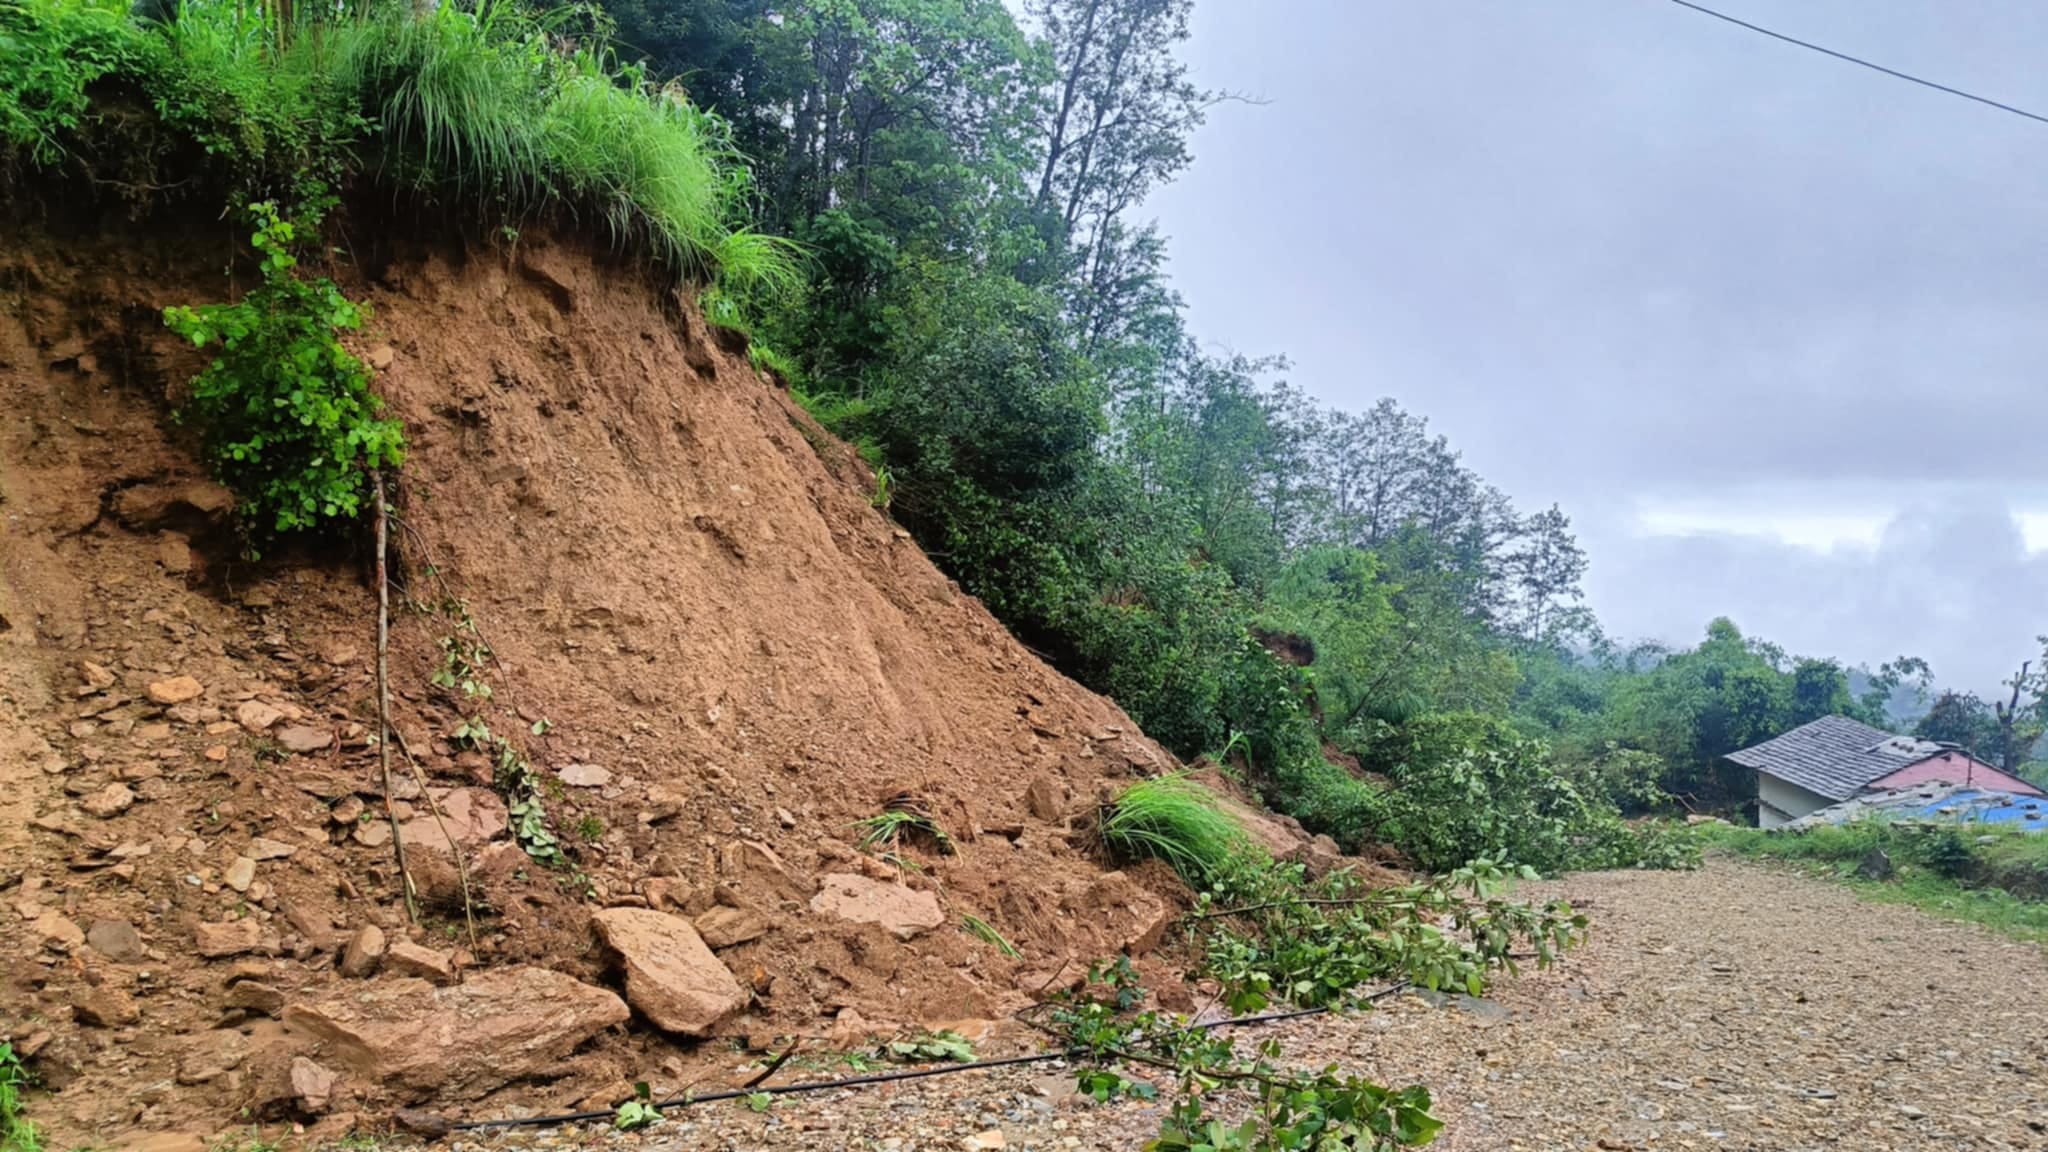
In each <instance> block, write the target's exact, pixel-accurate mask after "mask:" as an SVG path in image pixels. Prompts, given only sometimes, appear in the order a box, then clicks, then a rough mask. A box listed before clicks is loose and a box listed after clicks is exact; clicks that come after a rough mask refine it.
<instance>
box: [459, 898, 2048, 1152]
mask: <svg viewBox="0 0 2048 1152" xmlns="http://www.w3.org/2000/svg"><path fill="white" fill-rule="evenodd" d="M1537 893H1549V894H1562V895H1567V896H1570V897H1572V898H1574V899H1575V901H1576V902H1578V903H1579V904H1581V905H1583V906H1584V907H1585V909H1586V911H1587V912H1588V914H1589V915H1590V916H1591V917H1592V919H1593V935H1592V940H1591V942H1590V944H1589V945H1588V946H1587V947H1586V949H1585V950H1584V951H1582V952H1579V953H1576V954H1574V955H1573V957H1572V958H1571V959H1570V960H1569V961H1568V962H1567V963H1566V964H1564V965H1563V966H1561V967H1558V968H1555V969H1552V970H1549V971H1545V972H1533V971H1532V972H1526V973H1525V974H1524V975H1523V976H1521V977H1520V978H1507V979H1503V980H1502V981H1500V982H1499V984H1498V985H1497V986H1496V987H1495V989H1494V990H1493V992H1492V994H1491V995H1490V996H1489V997H1488V998H1487V999H1485V1000H1479V1001H1473V1000H1468V999H1465V998H1462V997H1459V998H1448V999H1443V1000H1442V1002H1441V1005H1440V1006H1439V1005H1436V1004H1432V1003H1430V1002H1429V1001H1428V1000H1425V999H1423V998H1419V997H1414V996H1408V997H1401V998H1397V999H1395V1000H1391V1001H1388V1002H1386V1003H1385V1004H1384V1006H1383V1007H1381V1008H1380V1009H1378V1010H1376V1011H1374V1012H1372V1013H1370V1014H1366V1015H1357V1016H1345V1017H1331V1016H1325V1017H1315V1018H1310V1019H1305V1020H1297V1021H1287V1022H1284V1023H1280V1024H1273V1025H1265V1026H1261V1027H1259V1028H1257V1029H1246V1030H1244V1031H1242V1032H1241V1033H1240V1039H1241V1042H1244V1043H1252V1042H1256V1041H1258V1040H1262V1039H1267V1038H1277V1039H1279V1040H1280V1041H1281V1045H1282V1048H1283V1052H1284V1058H1285V1059H1287V1060H1289V1061H1292V1062H1296V1063H1298V1064H1300V1065H1302V1066H1316V1065H1321V1064H1324V1063H1330V1062H1334V1063H1337V1064H1339V1065H1340V1066H1342V1067H1343V1068H1345V1069H1346V1070H1349V1071H1355V1072H1357V1073H1360V1074H1364V1075H1368V1076H1371V1077H1374V1078H1376V1079H1379V1080H1381V1081H1386V1082H1394V1083H1414V1082H1419V1083H1423V1084H1426V1085H1428V1086H1429V1088H1430V1089H1431V1091H1432V1092H1433V1093H1434V1094H1435V1096H1436V1099H1437V1114H1438V1115H1439V1116H1441V1117H1443V1118H1444V1119H1445V1120H1447V1121H1448V1122H1449V1126H1448V1127H1447V1128H1446V1129H1445V1131H1444V1133H1443V1134H1442V1136H1440V1137H1439V1138H1438V1140H1437V1142H1436V1143H1435V1144H1434V1145H1432V1146H1433V1147H1436V1148H1442V1149H1445V1150H1446V1152H1496V1150H1501V1149H1527V1150H1530V1152H1564V1150H1572V1152H1578V1150H1582V1149H1600V1150H1604V1152H1621V1150H1633V1152H1656V1150H1660V1149H1701V1150H1705V1149H1720V1150H1734V1149H1744V1150H1750V1149H1755V1150H1764V1149H1772V1150H1782V1152H1798V1150H1807V1149H1823V1148H1826V1149H1850V1148H1853V1149H1858V1150H1868V1152H1930V1150H1936V1149H1955V1150H1958V1152H1960V1150H1963V1149H2005V1148H2009V1149H2040V1148H2048V1031H2044V1030H2043V1028H2042V1026H2041V1022H2042V1017H2041V1005H2042V1004H2044V1003H2048V951H2044V950H2043V949H2042V948H2041V947H2040V946H2039V945H2032V944H2021V943H2015V942H2013V941H2011V940H2008V939H2005V938H2003V937H1999V936H1996V935H1993V934H1991V933H1990V932H1987V931H1985V930H1984V929H1981V928H1977V927H1975V926H1972V925H1967V924H1960V923H1953V922H1949V921H1945V920H1939V919H1936V918H1933V917H1930V916H1928V915H1926V914H1924V913H1921V912H1918V911H1915V910H1913V909H1911V908H1907V907H1903V906H1896V905H1883V904H1873V903H1868V902H1865V901H1862V900H1859V899H1858V898H1857V896H1856V895H1855V893H1853V892H1852V891H1851V890H1849V889H1847V888H1844V887H1842V886H1839V885H1834V884H1830V883H1826V882H1824V881H1819V880H1814V879H1809V878H1806V877H1801V876H1796V875H1792V874H1789V873H1785V872H1781V871H1777V870H1773V869H1766V868H1762V867H1759V866H1756V865H1753V864H1746V863H1737V862H1733V861H1728V860H1722V859H1713V860H1710V861H1709V864H1708V866H1707V867H1706V868H1705V869H1704V870H1702V871H1699V872H1689V873H1688V872H1626V873H1607V874H1599V875H1582V876H1573V877H1570V878H1568V879H1567V880H1565V881H1563V882H1561V883H1556V884H1549V885H1544V886H1541V887H1537V888H1532V889H1530V890H1526V894H1530V895H1534V894H1537ZM1072 1087H1073V1076H1072V1073H1071V1072H1070V1071H1061V1070H1059V1069H1057V1068H1055V1067H1054V1066H1050V1065H1037V1066H1030V1067H1027V1068H1023V1069H1015V1070H1010V1069H1005V1070H998V1071H993V1072H988V1073H976V1072H970V1073H964V1074H961V1075H957V1076H947V1077H941V1078H937V1079H930V1080H922V1081H913V1082H909V1083H901V1084H895V1085H891V1086H889V1087H887V1088H881V1089H870V1090H864V1091H852V1092H841V1093H836V1094H829V1095H823V1096H816V1097H793V1098H790V1099H788V1100H784V1101H778V1102H777V1103H776V1104H775V1105H774V1106H773V1107H772V1108H771V1109H770V1110H769V1111H768V1112H766V1113H762V1114H757V1113H754V1112H752V1111H750V1110H748V1109H747V1108H745V1107H744V1106H743V1105H741V1104H738V1103H727V1104H716V1105H706V1106H702V1107H699V1108H696V1109H691V1110H687V1111H679V1112H677V1113H675V1114H674V1116H673V1117H672V1118H671V1119H670V1120H668V1121H666V1122H664V1124H663V1125H661V1126H659V1127H657V1128H655V1129H652V1130H650V1131H648V1132H645V1133H640V1134H631V1135H626V1136H621V1135H618V1134H614V1133H606V1132H602V1131H591V1130H584V1131H581V1132H578V1131H574V1130H561V1131H555V1132H550V1133H548V1134H547V1135H545V1136H539V1137H537V1136H535V1135H534V1134H531V1133H527V1134H520V1135H516V1136H512V1135H505V1136H499V1137H497V1138H495V1139H491V1140H459V1141H458V1142H457V1144H456V1147H457V1148H469V1149H486V1148H500V1147H523V1146H532V1145H535V1144H536V1143H539V1144H546V1143H548V1142H549V1141H552V1142H555V1143H558V1144H574V1143H588V1144H591V1145H593V1146H604V1147H610V1146H617V1147H622V1148H633V1149H645V1150H647V1152H657V1150H658V1152H681V1150H682V1149H706V1150H712V1149H717V1150H727V1152H739V1150H742V1149H774V1148H790V1149H795V1148H847V1149H860V1150H887V1152H940V1150H947V1152H952V1150H960V1149H970V1148H991V1147H1002V1148H1008V1149H1016V1150H1033V1152H1064V1150H1069V1149H1088V1150H1098V1149H1099V1150H1112V1149H1114V1150H1119V1152H1123V1150H1128V1149H1133V1148H1137V1147H1139V1146H1140V1145H1142V1144H1143V1142H1144V1141H1145V1140H1146V1139H1148V1138H1150V1137H1151V1136H1153V1135H1155V1134H1156V1132H1157V1130H1158V1122H1159V1113H1158V1110H1157V1108H1156V1106H1140V1105H1132V1104H1118V1105H1110V1106H1099V1105H1096V1104H1093V1103H1090V1102H1087V1101H1085V1100H1083V1099H1081V1098H1078V1097H1075V1096H1074V1095H1072ZM1239 1107H1240V1109H1241V1104H1240V1106H1239ZM1223 1108H1224V1110H1225V1111H1226V1112H1228V1111H1229V1105H1228V1104H1227V1103H1226V1104H1224V1105H1223ZM991 1133H993V1136H991V1135H990V1134H991Z"/></svg>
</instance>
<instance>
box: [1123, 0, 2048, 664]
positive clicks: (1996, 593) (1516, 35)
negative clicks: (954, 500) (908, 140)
mask: <svg viewBox="0 0 2048 1152" xmlns="http://www.w3.org/2000/svg"><path fill="white" fill-rule="evenodd" d="M1709 2H1710V3H1712V4H1713V5H1714V6H1716V7H1719V8H1721V9H1722V10H1724V11H1727V12H1729V13H1731V14H1733V15H1738V16H1742V17H1745V18H1748V19H1752V20H1754V21H1755V22H1757V23H1760V24H1764V25H1766V26H1768V27H1772V28H1775V29H1777V30H1779V31H1782V32H1785V33H1788V34H1791V35H1796V36H1801V37H1803V38H1806V39H1810V40H1815V41H1819V42H1821V43H1824V44H1827V45H1829V46H1830V47H1834V48H1837V49H1839V50H1842V51H1846V52H1851V53H1855V54H1858V55H1863V56H1866V57H1869V58H1872V59H1875V60H1877V61H1878V62H1880V63H1884V64H1887V65H1889V66H1892V67H1895V68H1899V69H1902V70H1905V71H1910V72H1916V73H1919V74H1922V75H1925V76H1927V77H1929V78H1931V79H1935V80H1940V81H1943V82H1946V83H1949V84H1952V85H1954V86H1956V87H1961V88H1967V89H1970V90H1972V91H1976V92H1980V93H1982V94H1984V95H1987V96H1990V97H1993V98H1996V99H2000V100H2003V101H2005V102H2007V103H2012V104H2017V105H2019V106H2021V107H2025V108H2030V109H2032V110H2035V111H2039V112H2042V113H2043V114H2048V70H2044V69H2043V68H2042V67H2041V63H2042V61H2043V60H2048V4H2042V3H2039V2H2038V0H1709ZM1191 59H1192V61H1193V64H1194V67H1195V70H1196V73H1197V79H1198V80H1199V81H1201V82H1202V83H1205V84H1208V85H1211V86H1216V87H1228V88H1230V89H1233V90H1237V91H1241V92H1248V93H1251V94H1255V95H1257V96H1260V97H1262V98H1264V99H1265V100H1266V101H1267V103H1265V104H1264V105H1263V106H1258V107H1249V106H1243V105H1226V106H1224V107H1221V108H1219V109H1217V110H1216V111H1214V112H1213V113H1212V115H1211V117H1210V122H1209V124H1208V126H1207V127H1206V128H1204V129H1203V130H1202V131H1201V132H1200V133H1199V134H1198V136H1197V137H1196V140H1195V145H1196V162H1195V167H1194V169H1193V170H1192V171H1191V172H1190V173H1188V174H1187V175H1186V176H1184V177H1183V178H1182V179H1181V180H1180V182H1179V183H1177V184H1176V185H1174V186H1173V187H1172V188H1170V189H1167V190H1166V191H1164V192H1162V193H1160V194H1159V195H1157V196H1156V197H1154V199H1153V201H1152V203H1151V205H1150V207H1151V209H1152V210H1153V211H1154V212H1155V213H1156V214H1157V215H1158V217H1159V219H1160V221H1161V223H1162V225H1163V226H1164V228H1165V229H1166V231H1167V232H1168V233H1169V234H1170V235H1171V236H1172V237H1173V246H1172V252H1173V274H1174V279H1175V282H1176V284H1177V286H1178V287H1179V289H1180V290H1181V292H1182V293H1183V294H1184V295H1185V296H1186V297H1187V299H1188V302H1189V304H1190V307H1191V319H1192V324H1193V328H1194V330H1195V332H1196V333H1197V335H1198V336H1199V337H1201V338H1202V339H1203V340H1205V341H1208V342H1210V343H1212V344H1214V345H1217V346H1219V347H1224V348H1229V349H1232V350H1235V351H1239V352H1245V353H1250V354H1262V353H1273V352H1276V353H1283V354H1285V355H1287V356H1288V357H1290V358H1291V359H1292V360H1293V361H1294V364H1295V367H1294V370H1293V371H1292V372H1291V373H1290V376H1289V378H1290V379H1291V380H1292V381H1293V382H1294V383H1296V384H1298V385H1300V386H1302V387H1303V388H1305V389H1306V390H1308V391H1309V392H1311V393H1312V394H1315V395H1317V396H1319V397H1321V398H1323V399H1324V400H1326V401H1328V402H1330V403H1332V404H1335V405H1338V406H1341V407H1346V408H1353V409H1361V408H1364V407H1366V406H1368V405H1369V404H1371V402H1372V401H1373V400H1374V399H1375V398H1376V397H1379V396H1382V395H1388V396H1393V397H1394V398H1395V399H1397V400H1398V401H1399V402H1400V403H1401V404H1402V405H1403V406H1405V407H1407V408H1409V409H1410V410H1412V411H1414V412H1416V413H1418V414H1420V415H1424V416H1427V417H1428V418H1429V419H1430V421H1431V423H1432V426H1433V427H1434V428H1436V429H1437V430H1439V431H1442V432H1444V433H1446V434H1448V435H1449V436H1450V438H1451V440H1452V442H1453V444H1454V445H1456V446H1457V447H1459V448H1461V449H1462V450H1463V451H1464V453H1465V457H1466V460H1467V462H1468V463H1470V464H1471V465H1472V466H1473V467H1474V468H1475V469H1476V470H1477V471H1478V472H1479V473H1480V474H1481V475H1483V476H1485V477H1486V478H1487V479H1489V480H1491V481H1493V482H1494V483H1496V484H1498V485H1500V486H1501V487H1502V488H1504V489H1505V490H1506V491H1507V492H1508V493H1509V494H1510V495H1511V496H1513V497H1514V498H1515V500H1516V502H1517V503H1518V504H1519V505H1520V506H1522V507H1523V508H1524V509H1527V510H1534V509H1536V508H1540V507H1542V506H1545V505H1548V504H1549V503H1551V502H1552V501H1555V502H1557V503H1559V504H1561V505H1563V507H1564V509H1565V510H1566V511H1567V512H1568V513H1569V514H1570V515H1571V516H1572V518H1573V520H1574V522H1575V524H1576V526H1577V528H1578V531H1579V536H1580V540H1581V541H1582V543H1583V544H1584V545H1585V547H1586V549H1587V551H1588V553H1589V554H1590V556H1591V560H1592V569H1591V572H1590V573H1589V575H1588V578H1587V581H1586V585H1587V591H1588V594H1589V597H1590V600H1591V602H1592V605H1593V607H1594V609H1595V610H1596V611H1597V612H1598V613H1599V615H1600V617H1601V619H1602V621H1603V622H1604V623H1605V624H1606V626H1607V628H1608V631H1609V632H1610V633H1611V634H1614V635H1617V636H1620V637H1624V638H1646V637H1647V638H1657V639H1665V640H1673V641H1686V642H1689V641H1691V640H1694V639H1696V638H1697V637H1698V636H1699V634H1700V632H1701V630H1702V629H1703V627H1704V626H1705V624H1706V622H1707V620H1708V619H1709V618H1711V617H1713V616H1715V615H1724V614H1725V615H1729V616H1732V617H1733V618H1734V619H1735V620H1736V621H1737V622H1738V623H1739V624H1741V625H1742V626H1743V627H1744V629H1745V630H1748V631H1750V632H1752V633H1760V634H1762V635H1765V636H1767V637H1769V638H1771V639H1773V640H1776V641H1778V642H1779V643H1781V644H1783V645H1785V646H1786V647H1787V648H1789V649H1791V650H1792V651H1794V652H1796V653H1800V654H1813V655H1832V656H1837V657H1840V658H1842V659H1844V660H1846V661H1848V662H1850V663H1857V662H1868V663H1870V664H1872V665H1875V664H1876V663H1878V662H1880V661H1883V660H1885V659H1888V658H1890V657H1892V656H1895V655H1898V654H1899V653H1900V652H1902V651H1903V652H1910V653H1914V654H1917V655H1923V656H1925V657H1927V658H1928V659H1929V660H1930V661H1932V662H1933V664H1934V668H1935V671H1936V673H1937V675H1938V676H1939V677H1940V678H1941V679H1942V680H1943V681H1944V682H1951V683H1956V684H1959V685H1963V686H1968V687H1975V688H1980V689H1984V690H1990V689H1992V688H1994V687H1995V686H1996V683H1997V681H1998V680H1999V679H2000V678H2002V677H2003V676H2005V675H2008V674H2010V672H2011V670H2012V668H2013V667H2014V666H2016V665H2017V663H2018V662H2019V661H2020V660H2022V659H2025V658H2027V657H2030V656H2035V655H2038V653H2039V651H2040V649H2039V645H2038V644H2036V643H2034V642H2033V637H2034V635H2035V634H2036V633H2038V632H2043V631H2048V380H2044V379H2043V378H2042V377H2043V372H2042V366H2043V364H2044V360H2048V357H2044V353H2048V124H2041V123H2037V122H2034V121H2029V120H2024V119H2021V118H2019V117H2016V116H2012V115H2009V114H2006V113H2003V112H1999V111H1996V110H1994V109H1990V108H1986V107H1983V106H1981V105H1976V104H1971V103H1968V102H1965V101H1962V100H1958V99H1956V98H1954V97H1950V96H1945V95H1942V94H1940V93H1936V92H1931V91H1928V90H1926V89H1922V88H1917V87H1914V86H1911V85H1908V84H1905V83H1902V82H1900V81H1897V80H1892V79H1889V78H1887V77H1884V76H1881V75H1878V74H1876V73H1872V72H1869V71H1866V70H1864V69H1860V68H1856V67H1853V66H1850V65H1846V64H1842V63H1838V62H1836V61H1832V60H1829V59H1827V58H1825V57H1821V56H1818V55H1815V54H1813V53H1811V52H1807V51H1805V50H1803V49H1799V48H1795V47H1792V46H1789V45H1785V44H1781V43H1778V42H1775V41H1772V40H1767V39H1764V38H1762V37H1760V36H1757V35H1755V34H1754V33H1750V32H1745V31H1743V30H1741V29H1738V28H1734V27H1731V26H1729V25H1726V24H1722V23H1720V22H1718V21H1715V20H1711V19H1709V18H1707V17H1704V16H1700V15H1698V14H1695V13H1692V12H1688V11H1686V10H1684V9H1682V8H1680V7H1678V6H1676V5H1674V4H1672V3H1670V2H1669V0H1197V4H1196V18H1195V39H1194V43H1193V45H1192V47H1191Z"/></svg>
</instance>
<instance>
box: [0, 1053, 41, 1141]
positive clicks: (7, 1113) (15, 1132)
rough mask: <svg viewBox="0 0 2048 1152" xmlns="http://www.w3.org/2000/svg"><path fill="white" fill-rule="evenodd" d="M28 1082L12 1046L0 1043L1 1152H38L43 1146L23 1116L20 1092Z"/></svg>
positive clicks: (25, 1071) (34, 1130)
mask: <svg viewBox="0 0 2048 1152" xmlns="http://www.w3.org/2000/svg"><path fill="white" fill-rule="evenodd" d="M29 1079H30V1078H29V1073H28V1070H27V1069H25V1068H23V1067H22V1066H21V1058H20V1057H19V1056H17V1055H15V1052H14V1046H13V1045H11V1044H8V1043H6V1042H5V1041H0V1152H38V1150H39V1149H41V1148H42V1146H43V1144H42V1139H41V1137H40V1135H39V1134H38V1133H37V1132H36V1126H35V1125H34V1124H33V1123H31V1122H30V1121H29V1119H28V1117H26V1116H24V1115H22V1103H21V1090H22V1089H23V1088H26V1087H27V1086H28V1084H29Z"/></svg>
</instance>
